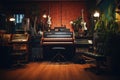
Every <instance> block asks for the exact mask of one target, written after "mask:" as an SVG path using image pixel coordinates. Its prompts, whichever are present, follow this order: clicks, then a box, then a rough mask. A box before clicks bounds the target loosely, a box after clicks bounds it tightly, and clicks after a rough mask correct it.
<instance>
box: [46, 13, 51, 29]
mask: <svg viewBox="0 0 120 80" xmlns="http://www.w3.org/2000/svg"><path fill="white" fill-rule="evenodd" d="M47 23H48V25H49V27H50V25H51V24H52V23H51V17H50V16H49V15H48V20H47Z"/></svg>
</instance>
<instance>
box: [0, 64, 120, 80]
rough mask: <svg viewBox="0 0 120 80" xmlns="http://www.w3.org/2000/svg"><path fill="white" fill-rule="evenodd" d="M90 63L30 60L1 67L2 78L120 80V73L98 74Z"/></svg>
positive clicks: (21, 79)
mask: <svg viewBox="0 0 120 80" xmlns="http://www.w3.org/2000/svg"><path fill="white" fill-rule="evenodd" d="M89 67H90V64H74V63H51V62H30V63H28V64H26V65H25V67H22V68H17V69H1V70H0V80H120V77H119V76H118V75H106V74H101V75H96V74H95V73H93V72H91V71H89V70H88V71H86V70H85V69H86V68H89Z"/></svg>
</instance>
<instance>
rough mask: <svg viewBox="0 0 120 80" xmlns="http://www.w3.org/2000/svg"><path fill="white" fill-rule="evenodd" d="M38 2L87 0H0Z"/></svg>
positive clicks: (2, 0)
mask: <svg viewBox="0 0 120 80" xmlns="http://www.w3.org/2000/svg"><path fill="white" fill-rule="evenodd" d="M29 1H32V2H34V1H35V2H36V1H37V2H39V1H88V0H0V2H29Z"/></svg>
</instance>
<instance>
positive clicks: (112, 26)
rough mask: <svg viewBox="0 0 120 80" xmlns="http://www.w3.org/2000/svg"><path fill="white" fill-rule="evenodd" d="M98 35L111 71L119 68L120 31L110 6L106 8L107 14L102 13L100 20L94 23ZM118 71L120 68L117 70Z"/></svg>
mask: <svg viewBox="0 0 120 80" xmlns="http://www.w3.org/2000/svg"><path fill="white" fill-rule="evenodd" d="M94 30H96V31H97V32H98V35H99V40H100V41H102V43H103V44H104V45H103V46H102V47H103V51H104V53H103V55H105V56H106V58H107V62H108V64H109V65H108V66H109V68H110V69H111V70H113V69H118V67H120V65H118V64H120V62H118V61H120V59H119V57H120V54H119V53H120V48H119V45H120V30H119V26H118V23H117V22H116V18H115V14H114V9H112V6H111V5H110V6H109V7H108V14H107V15H105V13H102V15H101V17H100V19H99V20H98V21H97V22H96V24H95V28H94ZM119 69H120V68H119Z"/></svg>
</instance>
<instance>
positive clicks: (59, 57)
mask: <svg viewBox="0 0 120 80" xmlns="http://www.w3.org/2000/svg"><path fill="white" fill-rule="evenodd" d="M52 50H53V51H54V52H55V56H53V58H52V61H57V62H60V61H66V59H65V57H64V55H62V53H63V52H64V51H65V48H64V47H53V48H52Z"/></svg>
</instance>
